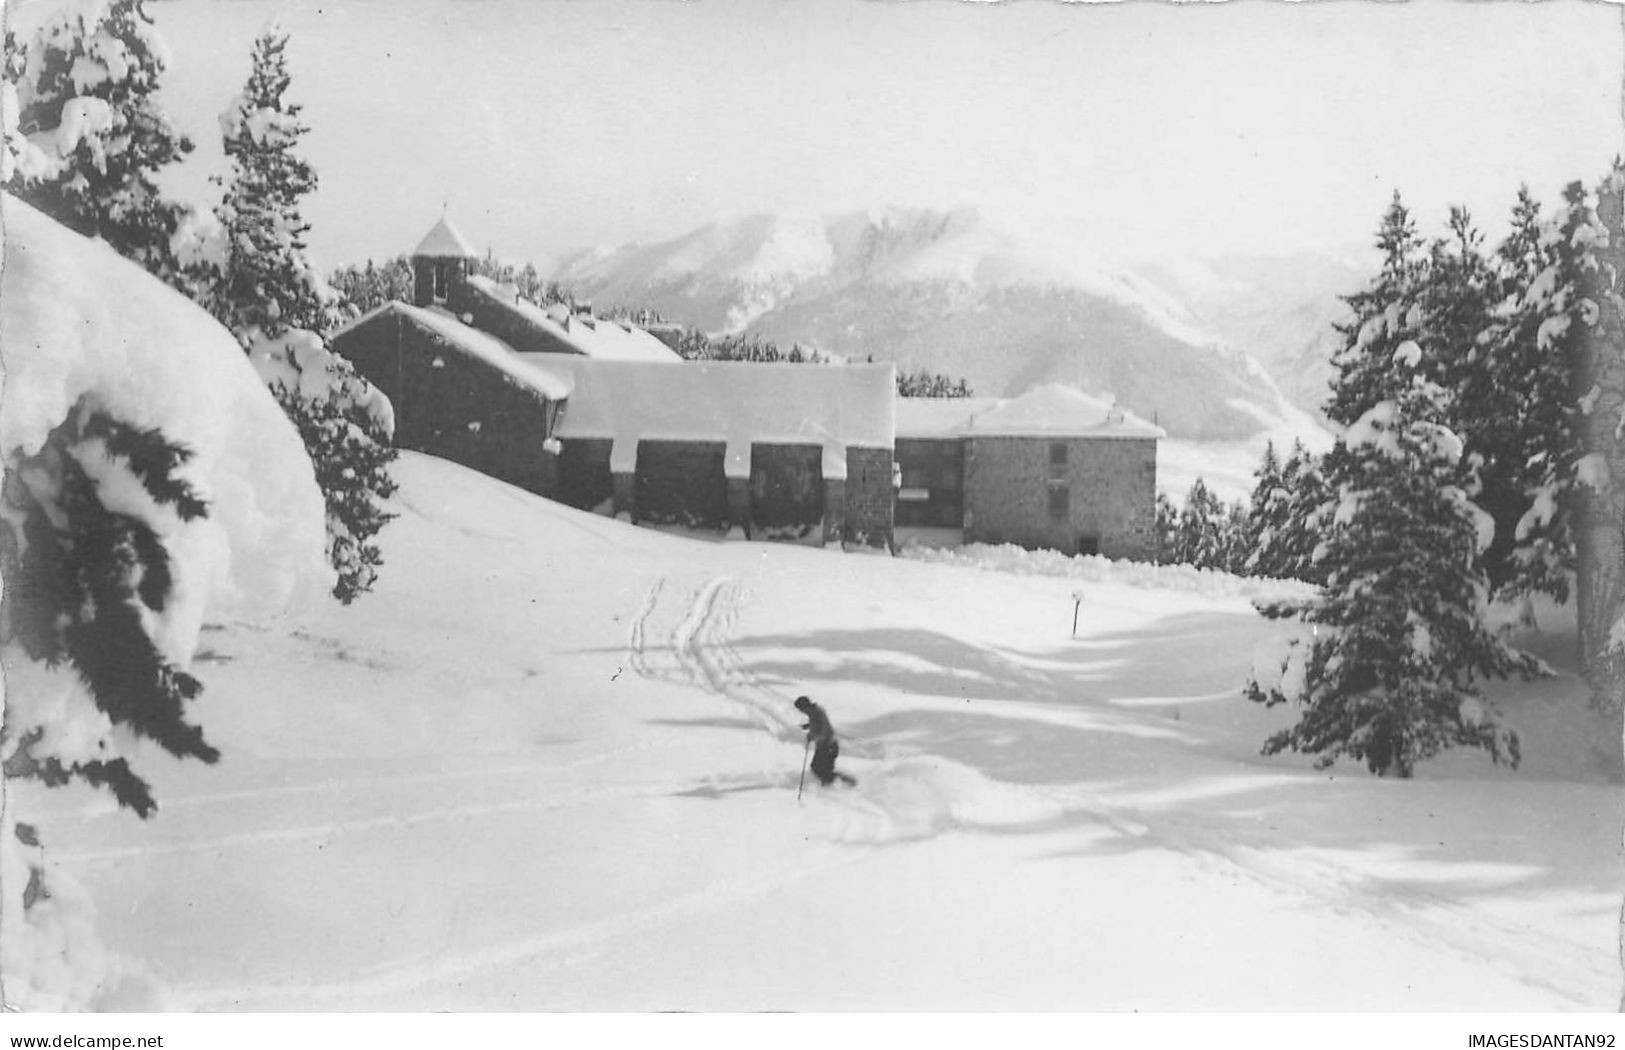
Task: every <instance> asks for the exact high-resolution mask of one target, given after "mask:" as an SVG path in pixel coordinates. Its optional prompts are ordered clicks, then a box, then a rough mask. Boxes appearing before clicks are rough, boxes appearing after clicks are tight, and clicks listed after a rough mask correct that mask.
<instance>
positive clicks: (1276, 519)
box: [1243, 441, 1288, 576]
mask: <svg viewBox="0 0 1625 1050" xmlns="http://www.w3.org/2000/svg"><path fill="white" fill-rule="evenodd" d="M1287 495H1288V494H1287V491H1286V486H1285V482H1284V478H1283V475H1282V466H1281V457H1280V454H1279V453H1277V452H1276V451H1275V442H1273V441H1270V442H1266V443H1265V445H1264V455H1263V457H1262V458H1261V459H1260V460H1259V463H1258V469H1256V470H1254V471H1253V491H1252V494H1251V495H1250V496H1249V497H1248V499H1247V507H1246V512H1245V513H1246V515H1247V531H1248V533H1249V534H1250V535H1251V537H1252V539H1253V547H1252V550H1251V551H1249V552H1248V553H1247V555H1246V561H1245V562H1244V563H1243V567H1244V569H1245V570H1246V571H1247V572H1249V573H1251V574H1253V575H1257V576H1278V575H1279V572H1280V570H1279V566H1278V564H1277V561H1278V559H1277V557H1276V553H1275V548H1274V543H1275V533H1276V530H1278V529H1280V528H1282V527H1283V526H1284V525H1285V524H1286V515H1287V509H1288V507H1287Z"/></svg>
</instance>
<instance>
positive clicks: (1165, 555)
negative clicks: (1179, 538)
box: [1152, 492, 1179, 565]
mask: <svg viewBox="0 0 1625 1050" xmlns="http://www.w3.org/2000/svg"><path fill="white" fill-rule="evenodd" d="M1152 530H1153V533H1154V539H1153V546H1154V547H1155V549H1156V563H1157V564H1158V565H1177V564H1178V560H1177V552H1176V551H1175V549H1174V544H1175V534H1176V533H1177V532H1178V531H1179V509H1178V508H1177V507H1175V506H1174V504H1173V501H1172V500H1170V499H1169V498H1168V497H1167V495H1166V494H1164V493H1161V492H1159V493H1157V501H1156V514H1155V518H1154V521H1153V524H1152Z"/></svg>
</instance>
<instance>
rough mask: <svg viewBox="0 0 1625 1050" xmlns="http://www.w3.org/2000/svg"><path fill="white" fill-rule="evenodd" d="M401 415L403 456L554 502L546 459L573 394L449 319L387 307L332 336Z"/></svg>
mask: <svg viewBox="0 0 1625 1050" xmlns="http://www.w3.org/2000/svg"><path fill="white" fill-rule="evenodd" d="M330 343H331V345H332V347H333V348H334V349H335V350H336V351H338V352H339V353H340V354H343V355H344V356H345V357H346V358H348V359H349V361H350V363H351V364H353V365H355V367H356V371H358V372H360V373H361V374H362V375H363V376H365V377H366V378H367V379H368V380H370V381H371V382H372V384H373V386H375V387H377V388H378V389H379V390H381V391H383V393H384V395H385V396H386V397H388V398H389V400H390V403H391V404H392V405H393V406H394V409H395V445H396V447H397V448H406V449H412V450H413V451H417V452H427V453H428V454H430V455H432V456H439V457H441V458H442V459H449V460H451V461H452V462H453V463H461V464H462V465H464V466H466V467H472V468H474V469H475V470H479V471H482V472H484V473H486V474H489V475H491V476H492V477H494V478H499V479H501V480H503V481H506V482H509V483H510V484H514V485H518V486H519V487H521V488H525V489H529V490H531V491H532V492H539V493H543V494H546V493H547V491H548V489H549V487H550V485H551V479H552V463H551V458H550V457H549V456H548V454H547V452H546V451H545V450H546V448H547V446H548V441H549V439H551V438H552V436H553V427H554V424H555V422H556V420H557V419H558V413H559V409H560V407H561V406H562V405H563V403H564V399H565V398H566V397H567V396H568V394H569V388H568V387H567V386H566V385H565V384H564V383H563V382H561V381H560V380H559V379H558V378H557V377H556V376H554V375H552V374H550V373H547V372H544V371H540V370H538V369H534V368H531V367H529V366H528V365H526V364H525V363H524V362H522V361H520V360H519V359H518V357H517V356H516V355H515V354H514V352H513V349H512V348H511V347H509V346H508V345H507V344H506V343H504V342H503V341H502V340H500V339H496V338H494V337H492V336H489V335H487V334H486V333H484V332H482V331H480V330H479V329H477V328H472V327H470V326H468V325H466V324H463V323H462V322H461V321H459V320H458V319H457V318H456V317H454V316H452V315H451V314H449V313H447V312H445V311H444V310H443V309H437V308H434V307H432V306H431V307H423V306H414V305H412V304H409V303H402V302H389V303H385V304H384V305H382V306H380V307H377V308H376V309H374V310H372V311H370V312H368V313H366V314H364V315H363V316H361V317H360V318H358V319H357V320H355V321H352V322H351V323H350V324H349V325H348V326H346V327H344V328H342V329H340V330H339V331H338V332H336V333H334V335H333V337H332V339H331V340H330Z"/></svg>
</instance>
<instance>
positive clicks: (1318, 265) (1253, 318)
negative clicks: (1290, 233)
mask: <svg viewBox="0 0 1625 1050" xmlns="http://www.w3.org/2000/svg"><path fill="white" fill-rule="evenodd" d="M1379 262H1380V260H1379V259H1378V258H1376V256H1375V254H1374V253H1371V252H1368V251H1366V250H1363V249H1345V250H1343V251H1339V252H1328V253H1299V254H1294V255H1282V256H1260V255H1224V256H1219V257H1217V258H1213V259H1203V260H1177V261H1167V262H1159V263H1152V264H1148V265H1144V266H1141V267H1139V268H1138V270H1137V272H1138V273H1139V274H1140V275H1141V276H1142V277H1144V278H1145V279H1146V280H1148V281H1150V282H1151V283H1152V284H1154V285H1156V286H1157V287H1158V288H1160V289H1162V290H1163V291H1164V292H1165V293H1167V294H1168V295H1169V296H1171V297H1172V298H1174V299H1176V300H1178V301H1179V302H1180V303H1181V304H1182V305H1183V306H1184V307H1185V309H1186V310H1188V311H1189V313H1190V315H1191V317H1192V318H1193V319H1194V320H1195V321H1196V323H1198V324H1200V325H1202V327H1203V328H1205V329H1207V330H1208V331H1211V332H1213V333H1214V334H1215V335H1217V336H1219V337H1220V338H1222V339H1223V340H1224V341H1225V343H1226V344H1227V345H1229V346H1232V347H1234V348H1236V349H1237V350H1240V351H1242V352H1244V353H1247V354H1249V355H1251V356H1252V357H1254V358H1257V359H1258V361H1260V362H1261V363H1262V364H1263V365H1264V367H1265V368H1267V369H1268V370H1269V372H1270V375H1271V376H1272V377H1273V378H1274V379H1275V381H1276V383H1277V385H1278V386H1279V387H1280V388H1281V391H1282V393H1284V394H1285V395H1286V396H1287V397H1288V398H1289V399H1290V400H1292V401H1293V402H1294V403H1295V404H1297V405H1299V406H1300V407H1302V408H1305V409H1309V410H1311V411H1316V412H1318V411H1319V409H1320V407H1321V405H1322V404H1323V403H1324V402H1325V400H1326V395H1327V384H1328V383H1329V382H1330V380H1331V377H1332V367H1331V359H1332V353H1333V352H1334V351H1335V350H1336V349H1337V346H1338V342H1339V337H1338V335H1337V333H1336V331H1335V330H1334V329H1333V327H1332V325H1333V324H1334V323H1335V322H1337V321H1340V320H1343V319H1344V318H1346V317H1347V316H1348V308H1347V307H1346V306H1345V305H1344V303H1343V299H1342V297H1343V296H1346V295H1350V294H1352V293H1354V292H1357V291H1359V290H1360V289H1361V288H1363V287H1364V286H1365V284H1366V283H1367V282H1368V281H1369V280H1370V278H1371V276H1372V275H1373V274H1375V273H1376V270H1377V266H1378V264H1379Z"/></svg>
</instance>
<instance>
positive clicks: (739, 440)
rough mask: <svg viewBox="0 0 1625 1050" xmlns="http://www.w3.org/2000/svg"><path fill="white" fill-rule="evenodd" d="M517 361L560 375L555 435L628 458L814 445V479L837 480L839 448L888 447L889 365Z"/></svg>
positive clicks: (528, 357) (892, 375)
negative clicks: (653, 450) (663, 447)
mask: <svg viewBox="0 0 1625 1050" xmlns="http://www.w3.org/2000/svg"><path fill="white" fill-rule="evenodd" d="M520 357H521V358H523V359H524V361H525V363H526V364H530V365H534V366H536V367H539V368H544V369H547V370H549V371H554V372H555V373H556V374H559V375H560V376H561V377H562V376H568V377H569V379H570V382H571V384H572V387H573V391H572V394H571V397H570V401H569V404H568V406H567V407H566V408H565V410H564V416H563V418H562V419H561V420H560V422H559V426H558V429H557V430H556V431H555V433H556V434H557V436H558V437H560V438H563V439H564V440H566V441H568V440H569V439H570V438H611V439H614V441H615V443H616V447H617V449H618V450H619V452H618V453H612V455H615V454H622V455H632V454H635V450H636V447H637V442H638V441H642V440H654V441H720V442H724V443H726V444H727V445H728V446H729V447H728V457H729V462H730V464H734V463H737V462H739V461H740V457H741V456H743V457H744V460H743V461H744V462H747V463H748V457H749V450H750V445H751V444H752V443H757V442H760V443H765V444H787V445H822V446H823V447H824V449H825V452H826V456H825V467H824V476H825V477H844V476H845V469H846V468H845V450H846V448H847V446H851V445H857V446H860V447H864V448H891V447H892V434H893V432H894V430H895V427H896V415H895V407H896V403H897V398H896V396H895V391H896V384H897V379H896V372H895V370H894V369H893V367H892V366H891V365H889V364H879V365H867V364H865V365H810V364H798V365H792V364H781V363H775V364H764V363H760V362H745V361H704V362H701V361H686V362H681V363H679V364H676V365H656V364H653V363H650V362H642V361H602V360H593V359H592V358H588V357H577V356H574V355H568V354H521V355H520ZM730 476H734V475H733V474H732V472H730Z"/></svg>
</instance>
